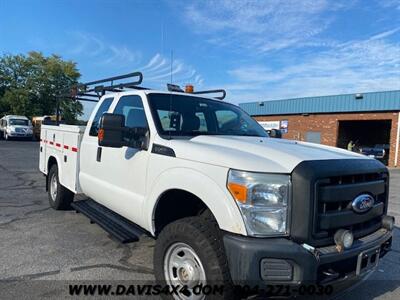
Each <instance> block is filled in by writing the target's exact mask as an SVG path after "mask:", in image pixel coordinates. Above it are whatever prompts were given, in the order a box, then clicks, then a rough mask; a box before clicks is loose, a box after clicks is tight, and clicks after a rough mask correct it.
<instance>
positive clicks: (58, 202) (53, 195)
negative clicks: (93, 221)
mask: <svg viewBox="0 0 400 300" xmlns="http://www.w3.org/2000/svg"><path fill="white" fill-rule="evenodd" d="M47 180H48V181H47V187H48V196H49V203H50V206H51V207H52V208H54V209H55V210H66V209H69V208H70V205H71V202H72V200H73V199H74V193H73V192H71V191H70V190H68V189H67V188H65V187H64V186H62V185H61V184H60V181H59V178H58V167H57V165H56V164H54V165H52V166H51V168H50V171H49V174H48V176H47Z"/></svg>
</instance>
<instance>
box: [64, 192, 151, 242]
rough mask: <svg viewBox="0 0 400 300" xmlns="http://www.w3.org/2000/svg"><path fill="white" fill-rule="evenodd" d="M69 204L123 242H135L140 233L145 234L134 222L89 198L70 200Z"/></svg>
mask: <svg viewBox="0 0 400 300" xmlns="http://www.w3.org/2000/svg"><path fill="white" fill-rule="evenodd" d="M71 206H72V207H73V208H74V209H75V210H76V212H79V213H82V214H84V215H85V216H86V217H88V218H89V219H90V222H91V223H96V224H98V225H99V226H100V227H101V228H103V229H104V230H105V231H107V232H108V233H110V234H111V235H112V236H114V237H115V238H116V239H117V240H118V241H120V242H121V243H123V244H125V243H131V242H136V241H138V240H139V237H140V236H141V235H143V234H146V232H145V231H144V229H142V228H140V227H139V226H137V225H136V224H135V223H132V222H131V221H129V220H127V219H125V218H124V217H122V216H120V215H119V214H117V213H115V212H113V211H112V210H110V209H108V208H107V207H105V206H103V205H101V204H99V203H97V202H95V201H93V200H91V199H88V200H79V201H75V202H72V203H71Z"/></svg>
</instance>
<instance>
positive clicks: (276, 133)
mask: <svg viewBox="0 0 400 300" xmlns="http://www.w3.org/2000/svg"><path fill="white" fill-rule="evenodd" d="M267 132H268V135H269V137H271V138H276V139H281V138H282V131H280V130H279V129H271V130H267Z"/></svg>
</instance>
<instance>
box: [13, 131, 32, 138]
mask: <svg viewBox="0 0 400 300" xmlns="http://www.w3.org/2000/svg"><path fill="white" fill-rule="evenodd" d="M8 136H9V137H12V138H32V137H33V133H20V132H9V133H8Z"/></svg>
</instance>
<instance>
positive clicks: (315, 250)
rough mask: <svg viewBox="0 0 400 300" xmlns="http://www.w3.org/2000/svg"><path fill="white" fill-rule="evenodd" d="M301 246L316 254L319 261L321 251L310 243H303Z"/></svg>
mask: <svg viewBox="0 0 400 300" xmlns="http://www.w3.org/2000/svg"><path fill="white" fill-rule="evenodd" d="M301 246H302V247H303V248H304V249H306V250H307V251H308V252H310V253H311V254H312V255H314V257H315V259H316V260H317V261H318V262H319V255H320V253H319V251H318V250H317V249H315V248H314V247H313V246H310V245H308V244H305V243H304V244H301Z"/></svg>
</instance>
